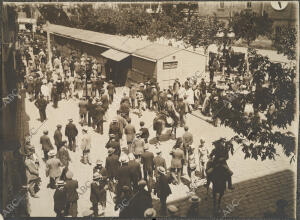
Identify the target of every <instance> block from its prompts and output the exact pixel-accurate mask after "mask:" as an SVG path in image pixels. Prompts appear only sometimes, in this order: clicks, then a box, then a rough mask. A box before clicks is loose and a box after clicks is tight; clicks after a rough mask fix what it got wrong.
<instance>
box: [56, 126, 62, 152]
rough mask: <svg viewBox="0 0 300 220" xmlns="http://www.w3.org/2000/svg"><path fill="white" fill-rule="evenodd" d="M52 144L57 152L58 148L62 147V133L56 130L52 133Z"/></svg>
mask: <svg viewBox="0 0 300 220" xmlns="http://www.w3.org/2000/svg"><path fill="white" fill-rule="evenodd" d="M54 143H55V146H56V147H57V150H59V149H60V147H61V146H62V133H61V131H60V130H58V129H56V130H55V132H54Z"/></svg>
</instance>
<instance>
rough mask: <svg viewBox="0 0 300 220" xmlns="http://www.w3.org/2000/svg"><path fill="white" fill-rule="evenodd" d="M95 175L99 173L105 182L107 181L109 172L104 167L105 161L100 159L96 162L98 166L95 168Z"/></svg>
mask: <svg viewBox="0 0 300 220" xmlns="http://www.w3.org/2000/svg"><path fill="white" fill-rule="evenodd" d="M93 173H99V174H101V176H102V178H103V179H104V180H107V178H108V174H107V170H106V168H105V167H104V166H103V161H102V160H101V159H98V160H97V161H96V166H95V167H94V168H93Z"/></svg>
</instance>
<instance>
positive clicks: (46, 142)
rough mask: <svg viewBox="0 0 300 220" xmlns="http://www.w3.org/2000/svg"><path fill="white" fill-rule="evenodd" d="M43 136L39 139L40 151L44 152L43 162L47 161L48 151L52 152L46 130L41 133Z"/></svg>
mask: <svg viewBox="0 0 300 220" xmlns="http://www.w3.org/2000/svg"><path fill="white" fill-rule="evenodd" d="M43 133H44V135H42V136H41V138H40V144H41V145H42V150H43V152H44V160H45V161H47V160H48V152H49V151H50V150H53V149H54V147H53V145H52V143H51V141H50V138H49V137H48V130H44V131H43Z"/></svg>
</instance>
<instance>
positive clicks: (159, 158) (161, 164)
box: [153, 149, 167, 179]
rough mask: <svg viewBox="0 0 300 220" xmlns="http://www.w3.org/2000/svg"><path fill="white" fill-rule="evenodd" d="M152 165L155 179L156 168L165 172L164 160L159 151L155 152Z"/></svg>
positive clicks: (156, 176) (156, 175)
mask: <svg viewBox="0 0 300 220" xmlns="http://www.w3.org/2000/svg"><path fill="white" fill-rule="evenodd" d="M153 163H154V176H155V178H156V179H157V178H158V167H163V168H164V169H165V170H167V165H166V160H165V158H163V157H162V156H161V149H158V150H157V151H156V156H155V157H154V159H153Z"/></svg>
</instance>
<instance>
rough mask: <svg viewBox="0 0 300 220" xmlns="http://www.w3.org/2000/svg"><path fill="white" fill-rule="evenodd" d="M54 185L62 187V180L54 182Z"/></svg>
mask: <svg viewBox="0 0 300 220" xmlns="http://www.w3.org/2000/svg"><path fill="white" fill-rule="evenodd" d="M56 185H57V186H63V185H65V182H64V181H63V180H58V181H57V182H56Z"/></svg>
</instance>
